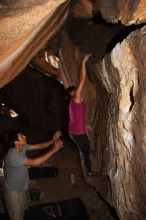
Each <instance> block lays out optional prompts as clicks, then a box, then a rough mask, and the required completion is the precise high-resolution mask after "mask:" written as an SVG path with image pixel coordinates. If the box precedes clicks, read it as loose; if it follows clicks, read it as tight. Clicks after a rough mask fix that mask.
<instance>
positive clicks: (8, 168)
mask: <svg viewBox="0 0 146 220" xmlns="http://www.w3.org/2000/svg"><path fill="white" fill-rule="evenodd" d="M29 147H30V145H29V144H25V145H23V147H22V150H21V151H19V152H18V151H16V150H15V148H10V149H9V151H8V153H7V155H6V157H5V159H4V188H5V191H26V190H27V188H28V180H29V175H28V168H27V166H24V161H25V159H26V151H27V150H28V148H29Z"/></svg>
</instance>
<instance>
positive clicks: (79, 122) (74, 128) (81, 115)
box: [69, 100, 86, 135]
mask: <svg viewBox="0 0 146 220" xmlns="http://www.w3.org/2000/svg"><path fill="white" fill-rule="evenodd" d="M85 114H86V104H85V103H84V102H81V103H76V102H74V101H73V100H71V101H70V104H69V115H70V123H69V132H70V133H73V134H76V135H81V134H84V133H86V127H85Z"/></svg>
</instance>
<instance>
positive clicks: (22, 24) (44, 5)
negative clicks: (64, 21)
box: [0, 0, 65, 54]
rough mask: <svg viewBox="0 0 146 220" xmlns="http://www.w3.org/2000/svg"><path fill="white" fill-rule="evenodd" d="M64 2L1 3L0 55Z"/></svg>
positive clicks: (10, 1)
mask: <svg viewBox="0 0 146 220" xmlns="http://www.w3.org/2000/svg"><path fill="white" fill-rule="evenodd" d="M63 2H65V0H51V1H50V0H42V1H41V0H33V1H31V0H27V1H24V0H21V1H17V0H16V1H12V0H9V1H2V9H1V21H0V27H1V28H0V42H1V44H0V54H2V53H3V52H5V50H7V49H8V48H9V47H10V46H11V45H12V44H14V43H15V42H17V40H18V39H19V38H20V37H22V36H25V35H26V34H27V33H28V32H29V31H30V30H33V28H35V27H36V26H37V25H38V24H39V23H40V22H41V21H42V19H44V18H45V17H46V16H48V14H51V13H52V12H53V11H54V10H55V8H57V6H59V5H60V4H61V3H63Z"/></svg>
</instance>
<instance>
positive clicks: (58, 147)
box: [53, 139, 63, 152]
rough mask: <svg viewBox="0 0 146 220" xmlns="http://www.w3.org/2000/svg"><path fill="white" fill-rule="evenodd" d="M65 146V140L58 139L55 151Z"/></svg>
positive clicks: (54, 147)
mask: <svg viewBox="0 0 146 220" xmlns="http://www.w3.org/2000/svg"><path fill="white" fill-rule="evenodd" d="M62 147H63V141H62V140H60V139H58V140H57V141H55V143H54V145H53V151H54V152H57V151H59V150H60V148H62Z"/></svg>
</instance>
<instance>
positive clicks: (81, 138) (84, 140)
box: [70, 134, 91, 173]
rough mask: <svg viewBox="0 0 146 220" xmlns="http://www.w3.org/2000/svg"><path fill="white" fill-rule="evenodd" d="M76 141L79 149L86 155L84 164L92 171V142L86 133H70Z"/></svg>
mask: <svg viewBox="0 0 146 220" xmlns="http://www.w3.org/2000/svg"><path fill="white" fill-rule="evenodd" d="M70 136H71V138H72V139H73V140H74V142H75V143H76V144H77V145H78V146H79V149H80V150H81V152H82V153H83V156H84V165H85V167H86V170H87V173H89V172H91V160H90V152H89V149H90V142H89V138H88V136H87V135H86V134H83V135H74V134H70Z"/></svg>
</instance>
